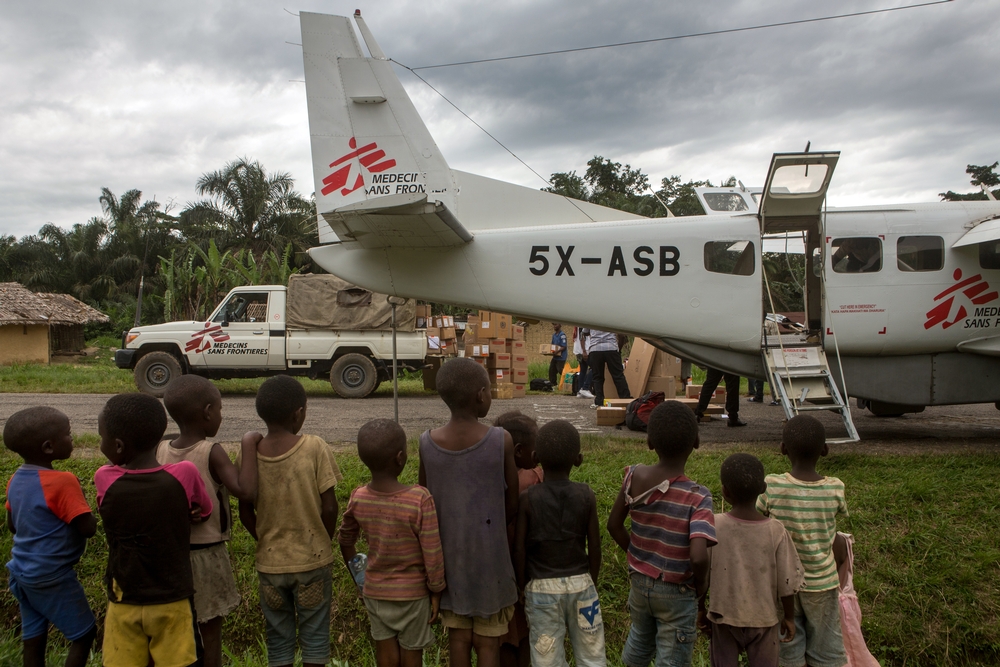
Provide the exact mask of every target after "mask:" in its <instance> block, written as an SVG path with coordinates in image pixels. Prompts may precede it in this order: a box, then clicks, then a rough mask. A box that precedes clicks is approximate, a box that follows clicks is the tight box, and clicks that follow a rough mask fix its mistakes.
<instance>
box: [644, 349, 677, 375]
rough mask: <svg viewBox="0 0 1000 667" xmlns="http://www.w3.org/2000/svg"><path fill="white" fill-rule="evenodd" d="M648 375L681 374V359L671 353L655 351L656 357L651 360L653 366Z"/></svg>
mask: <svg viewBox="0 0 1000 667" xmlns="http://www.w3.org/2000/svg"><path fill="white" fill-rule="evenodd" d="M649 375H650V377H671V376H673V377H676V378H679V377H680V376H681V360H680V357H675V356H674V355H672V354H667V353H666V352H664V351H663V350H657V351H656V358H655V359H654V361H653V368H652V369H651V370H650V372H649Z"/></svg>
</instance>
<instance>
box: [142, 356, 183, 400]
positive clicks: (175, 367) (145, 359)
mask: <svg viewBox="0 0 1000 667" xmlns="http://www.w3.org/2000/svg"><path fill="white" fill-rule="evenodd" d="M183 374H184V371H183V369H181V364H180V362H179V361H177V357H175V356H174V355H172V354H170V353H169V352H150V353H149V354H145V355H143V356H142V357H141V358H140V359H139V361H138V362H136V364H135V386H136V387H138V388H139V391H141V392H142V393H144V394H151V395H153V396H156V397H157V398H163V394H165V393H166V391H167V385H168V384H170V381H171V380H173V379H174V378H179V377H180V376H181V375H183Z"/></svg>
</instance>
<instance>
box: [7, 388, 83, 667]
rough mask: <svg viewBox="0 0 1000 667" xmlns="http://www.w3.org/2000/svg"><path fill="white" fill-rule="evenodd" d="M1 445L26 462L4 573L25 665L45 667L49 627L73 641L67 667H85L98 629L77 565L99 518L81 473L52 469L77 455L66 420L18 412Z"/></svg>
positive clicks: (10, 513)
mask: <svg viewBox="0 0 1000 667" xmlns="http://www.w3.org/2000/svg"><path fill="white" fill-rule="evenodd" d="M3 441H4V444H5V445H6V446H7V449H9V450H10V451H12V452H14V453H16V454H17V455H19V456H20V457H21V458H22V459H24V464H23V465H22V466H21V467H20V468H18V469H17V470H16V471H15V472H14V475H13V476H12V477H11V478H10V481H9V482H8V483H7V527H8V528H9V529H10V532H11V534H13V535H14V546H13V548H12V549H11V552H10V555H11V559H10V562H8V563H7V571H8V572H9V573H10V578H9V584H10V592H11V594H12V595H13V596H14V597H15V598H16V599H17V601H18V603H19V604H20V607H21V637H22V639H23V641H24V654H23V659H24V664H25V665H26V666H27V665H31V666H37V667H42V666H43V665H45V645H46V643H47V641H48V636H49V624H51V625H54V626H56V628H58V630H59V631H60V632H62V633H63V635H64V636H65V637H66V639H67V640H69V641H70V642H71V643H70V647H69V655H67V656H66V665H67V667H83V665H85V664H86V662H87V657H88V656H89V654H90V647H91V645H92V644H93V643H94V637H95V636H96V635H97V626H96V625H95V621H94V612H92V611H91V610H90V604H89V603H88V602H87V596H86V595H85V594H84V592H83V586H81V585H80V580H79V579H77V577H76V571H75V570H74V569H73V566H74V565H76V564H77V563H78V562H79V560H80V557H81V556H82V555H83V549H84V547H85V545H86V543H87V539H88V538H90V537H93V536H94V533H95V532H96V531H97V520H96V519H94V515H93V513H92V512H91V511H90V506H89V505H88V504H87V499H86V498H84V496H83V490H82V489H81V488H80V480H78V479H77V478H76V475H74V474H73V473H71V472H61V471H57V470H53V469H52V462H53V461H59V460H62V459H68V458H69V456H70V454H71V453H72V452H73V436H72V434H71V433H70V427H69V419H68V418H67V417H66V415H64V414H63V413H62V412H60V411H59V410H56V409H55V408H49V407H41V406H39V407H35V408H27V409H25V410H20V411H18V412H15V413H14V414H12V415H11V416H10V418H9V419H7V423H6V424H5V425H4V429H3Z"/></svg>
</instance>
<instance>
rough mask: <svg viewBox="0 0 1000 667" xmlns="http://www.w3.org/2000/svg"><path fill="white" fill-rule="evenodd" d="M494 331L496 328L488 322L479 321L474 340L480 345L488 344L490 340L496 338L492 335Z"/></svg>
mask: <svg viewBox="0 0 1000 667" xmlns="http://www.w3.org/2000/svg"><path fill="white" fill-rule="evenodd" d="M495 331H496V327H494V326H493V323H492V322H490V321H489V320H482V319H481V320H479V326H477V327H476V340H478V341H479V342H481V343H489V342H490V340H492V339H493V338H496V336H494V335H493V333H494V332H495Z"/></svg>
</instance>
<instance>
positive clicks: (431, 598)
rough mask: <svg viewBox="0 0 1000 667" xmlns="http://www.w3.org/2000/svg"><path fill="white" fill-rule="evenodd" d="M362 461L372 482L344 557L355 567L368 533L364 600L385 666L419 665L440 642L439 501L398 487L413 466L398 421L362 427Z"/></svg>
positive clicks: (353, 504) (343, 533) (350, 513)
mask: <svg viewBox="0 0 1000 667" xmlns="http://www.w3.org/2000/svg"><path fill="white" fill-rule="evenodd" d="M358 456H359V457H360V458H361V461H362V462H363V463H364V464H365V465H366V466H367V467H368V470H370V471H371V474H372V481H371V482H369V483H368V484H366V485H365V486H359V487H358V488H356V489H355V490H354V492H353V493H351V500H350V502H349V503H348V505H347V509H346V510H345V511H344V519H343V521H342V522H341V526H340V535H339V538H338V541H339V542H340V552H341V554H343V556H344V562H345V563H350V562H351V560H352V559H353V558H354V557H355V556H356V555H357V553H358V552H357V549H355V547H354V545H355V544H356V543H357V541H358V536H359V534H360V533H361V531H362V530H363V531H364V533H365V537H366V538H367V540H368V568H367V569H366V570H365V585H364V602H365V608H366V609H367V610H368V619H369V622H370V623H371V628H372V638H373V639H374V640H375V661H376V663H377V665H378V667H420V666H421V665H422V664H423V654H424V649H425V648H428V647H430V646H431V645H433V644H434V633H433V632H431V623H433V622H434V621H436V620H437V617H438V608H439V606H440V603H441V591H442V590H444V586H445V581H444V560H443V558H442V555H441V538H440V536H439V534H438V520H437V512H436V511H435V509H434V499H433V498H431V494H430V492H429V491H428V490H427V489H425V488H424V487H422V486H417V485H416V484H410V485H407V484H401V483H400V482H399V474H400V473H401V472H403V468H404V467H405V466H406V433H404V432H403V429H402V428H400V426H399V424H397V423H396V422H394V421H392V420H391V419H376V420H375V421H370V422H368V423H367V424H365V425H364V426H362V427H361V430H360V431H358Z"/></svg>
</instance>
